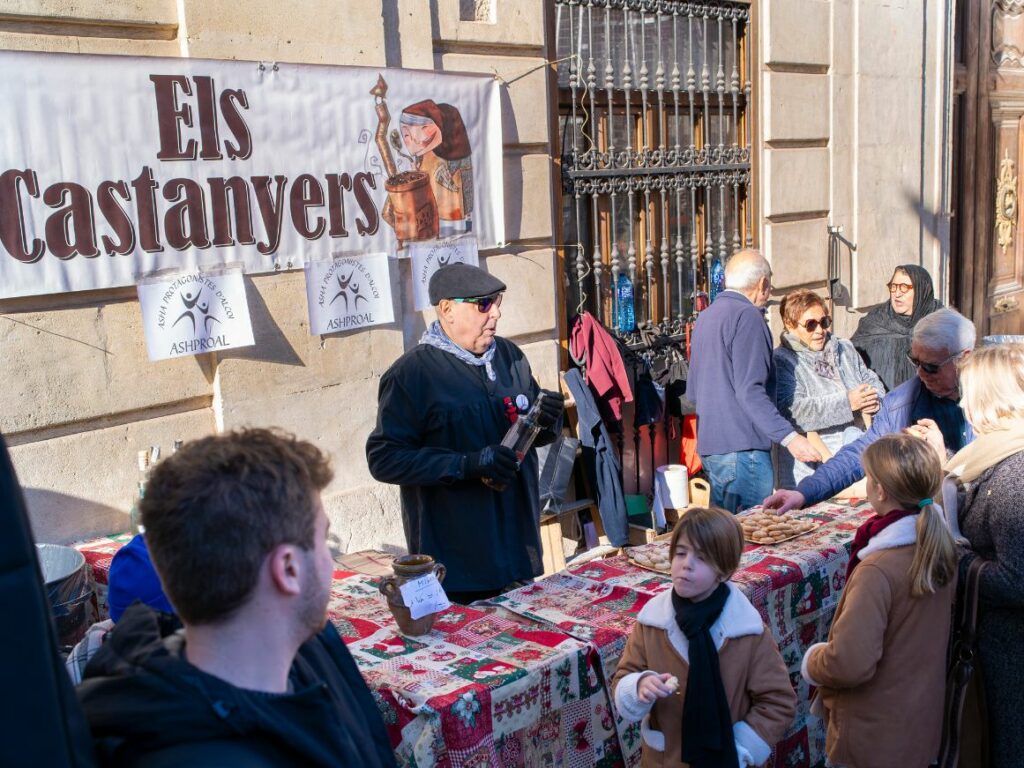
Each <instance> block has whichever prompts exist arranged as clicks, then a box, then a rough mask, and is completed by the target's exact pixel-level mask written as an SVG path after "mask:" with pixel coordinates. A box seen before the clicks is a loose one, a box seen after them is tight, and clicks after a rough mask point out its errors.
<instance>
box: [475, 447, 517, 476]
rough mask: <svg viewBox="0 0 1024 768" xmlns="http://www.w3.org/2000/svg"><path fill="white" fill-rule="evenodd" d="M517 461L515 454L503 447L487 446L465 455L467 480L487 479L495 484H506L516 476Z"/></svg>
mask: <svg viewBox="0 0 1024 768" xmlns="http://www.w3.org/2000/svg"><path fill="white" fill-rule="evenodd" d="M518 469H519V461H518V459H517V458H516V452H515V451H513V450H512V449H511V448H506V447H505V446H504V445H488V446H487V447H486V448H483V449H481V450H479V451H474V452H473V453H467V454H466V469H465V472H464V475H465V477H466V478H467V479H471V478H472V479H477V478H487V479H488V480H493V481H494V482H496V483H499V484H500V483H508V482H511V481H512V479H513V478H514V477H515V476H516V470H518Z"/></svg>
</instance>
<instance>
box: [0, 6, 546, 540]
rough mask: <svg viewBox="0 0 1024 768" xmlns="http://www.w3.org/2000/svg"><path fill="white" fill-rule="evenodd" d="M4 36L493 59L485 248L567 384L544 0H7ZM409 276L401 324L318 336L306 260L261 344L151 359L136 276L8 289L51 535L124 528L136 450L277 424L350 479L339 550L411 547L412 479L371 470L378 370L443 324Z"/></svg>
mask: <svg viewBox="0 0 1024 768" xmlns="http://www.w3.org/2000/svg"><path fill="white" fill-rule="evenodd" d="M179 13H180V14H181V15H179ZM478 19H479V20H478ZM0 48H7V49H19V50H37V51H59V52H87V53H111V54H125V55H156V56H193V57H204V58H220V59H248V60H259V61H281V62H295V63H315V64H352V65H368V66H380V67H384V66H401V67H406V68H419V69H435V68H436V69H439V70H444V71H452V72H486V73H492V72H493V73H495V74H496V76H497V77H499V78H501V80H502V85H501V96H502V124H503V139H504V146H505V158H504V177H505V178H504V187H505V193H504V194H505V219H506V239H507V240H508V246H507V247H504V248H501V249H496V250H492V251H485V252H483V253H482V254H481V257H482V259H483V261H484V262H485V263H486V266H487V268H488V269H489V270H490V271H491V272H493V273H494V274H496V275H498V276H499V277H500V278H501V279H503V280H504V281H505V282H506V283H508V285H509V291H508V295H507V297H506V300H505V302H504V303H503V305H502V310H503V312H504V317H503V319H502V321H501V325H500V328H499V330H500V332H501V333H502V335H504V336H507V337H509V338H511V339H513V340H514V341H516V342H517V343H519V344H520V345H521V346H522V347H523V348H524V350H525V351H526V353H527V354H528V355H529V357H530V360H531V362H532V364H533V366H534V371H535V373H536V374H537V376H538V378H539V379H540V380H541V382H542V384H544V385H546V386H553V385H555V383H556V380H557V378H556V377H557V365H558V343H557V329H556V317H557V316H558V312H557V311H556V307H555V302H556V299H555V296H556V291H555V279H554V277H553V265H554V252H553V250H552V247H551V246H552V242H553V241H552V219H551V210H552V206H551V190H552V176H551V167H552V163H551V157H550V149H549V143H548V107H547V105H548V104H549V103H550V99H549V97H548V92H547V79H546V70H545V68H544V67H543V66H542V65H543V61H544V59H543V56H544V19H543V5H542V3H540V2H537V1H536V0H505V1H504V2H495V3H486V4H480V3H476V4H469V5H467V4H466V3H465V1H464V0H431V2H429V3H426V2H417V1H416V0H390V1H389V2H383V3H338V2H331V1H328V0H304V1H303V2H301V3H300V2H270V1H266V0H264V1H255V2H251V3H248V4H245V5H244V6H240V5H239V4H238V3H234V2H226V1H225V0H183V2H181V3H177V2H175V0H135V1H134V2H130V3H105V2H99V1H98V0H75V1H74V2H71V1H70V0H15V2H9V3H6V4H5V6H4V9H3V10H0ZM538 67H539V68H538ZM535 68H536V69H535ZM530 70H534V71H532V72H530V73H529V74H524V73H527V72H528V71H530ZM513 80H514V82H510V83H509V84H507V85H506V84H505V83H504V81H513ZM283 255H285V256H286V255H287V254H283ZM396 271H397V272H398V278H397V280H396V286H395V287H396V289H397V290H398V291H400V292H401V294H402V298H401V306H402V308H403V311H402V314H401V317H399V318H398V319H397V320H396V323H394V324H393V325H390V326H382V327H378V328H376V329H373V330H369V331H364V332H360V333H353V334H348V335H343V336H340V335H334V336H329V337H322V338H321V337H318V336H310V335H309V332H308V326H307V318H306V308H305V307H306V302H305V288H304V277H303V274H302V272H301V271H299V270H290V271H284V272H280V273H274V274H267V275H255V276H253V277H251V278H248V279H247V280H248V286H247V287H248V291H249V303H250V311H251V313H252V315H253V324H254V332H255V334H256V337H257V339H259V345H258V346H256V347H253V348H251V349H245V350H238V351H232V352H226V353H220V354H207V355H202V356H198V357H194V358H184V359H179V360H174V361H165V362H159V363H150V362H149V361H148V360H147V358H146V353H145V345H144V338H143V334H142V327H141V317H140V315H139V310H138V302H137V300H136V295H135V291H134V290H133V289H117V290H111V291H95V292H87V293H75V294H63V295H54V296H42V297H33V298H26V299H16V300H8V301H0V359H3V361H4V363H3V366H2V368H0V386H2V387H3V390H4V392H5V393H6V397H5V399H4V405H3V407H0V431H2V432H3V433H4V435H5V436H6V438H7V440H8V442H9V445H10V446H11V450H12V455H13V458H14V462H15V467H16V469H17V471H18V474H19V477H20V480H21V482H22V485H23V486H24V488H25V492H26V495H27V498H28V502H29V511H30V514H31V517H32V523H33V526H34V529H35V533H36V537H37V539H39V540H41V541H54V542H66V541H72V540H75V539H80V538H83V537H86V536H90V535H94V534H102V533H109V532H112V531H117V530H124V529H126V527H127V511H128V508H129V506H130V504H131V501H132V498H133V496H134V492H135V483H136V478H137V472H136V470H135V458H134V457H135V454H136V451H137V450H138V449H140V448H143V447H146V446H148V445H152V444H157V445H161V446H162V447H163V449H164V451H167V450H169V448H170V446H171V444H172V442H173V440H174V439H185V440H187V439H190V438H194V437H198V436H201V435H204V434H209V433H211V432H214V431H217V430H222V429H231V428H234V427H239V426H244V425H267V426H269V425H274V426H280V427H283V428H285V429H288V430H291V431H293V432H296V433H297V434H299V435H300V436H302V437H305V438H308V439H311V440H313V441H315V442H316V443H317V444H318V445H319V446H321V447H322V448H324V449H325V450H327V451H329V452H330V454H331V456H332V458H333V460H334V466H335V473H336V479H335V481H334V483H333V484H332V486H331V487H330V488H329V489H328V490H327V493H326V494H325V505H326V507H327V509H328V513H329V516H330V517H331V522H332V530H333V535H334V537H335V541H334V544H335V546H336V547H337V548H338V549H341V550H344V551H351V550H354V549H361V548H366V547H385V548H388V547H402V546H404V537H403V535H402V529H401V517H400V514H399V507H398V495H397V489H396V488H394V487H392V486H382V485H379V484H377V483H375V482H373V480H372V479H371V478H370V475H369V472H368V470H367V467H366V459H365V455H364V453H363V446H364V443H365V439H366V436H367V434H368V433H369V431H370V430H371V428H372V426H373V423H374V420H375V413H376V392H377V384H378V380H379V378H380V375H381V374H382V373H383V372H384V370H386V369H387V367H388V366H389V365H390V364H391V362H392V361H393V360H394V359H395V358H397V357H398V356H399V355H401V354H402V353H403V352H404V351H405V350H406V349H408V348H410V347H411V346H412V345H414V344H415V343H416V340H417V339H418V337H419V334H420V333H421V332H422V331H423V329H424V328H425V326H426V324H427V323H429V322H430V320H431V319H432V317H431V313H429V312H427V313H417V312H415V311H414V310H413V306H412V295H411V291H408V290H407V288H404V287H403V286H406V285H407V284H408V279H409V275H408V265H407V264H406V263H404V262H400V263H399V269H398V270H396Z"/></svg>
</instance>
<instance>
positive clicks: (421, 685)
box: [328, 571, 622, 768]
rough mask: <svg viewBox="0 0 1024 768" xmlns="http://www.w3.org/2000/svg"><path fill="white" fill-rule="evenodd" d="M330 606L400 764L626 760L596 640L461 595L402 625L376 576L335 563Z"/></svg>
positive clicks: (575, 763) (544, 763)
mask: <svg viewBox="0 0 1024 768" xmlns="http://www.w3.org/2000/svg"><path fill="white" fill-rule="evenodd" d="M328 615H329V617H330V619H331V620H332V621H333V622H334V624H335V626H336V627H337V628H338V631H339V632H340V633H341V635H342V637H343V638H344V639H345V642H346V643H348V647H349V650H350V651H351V652H352V655H353V657H354V658H355V660H356V664H358V665H359V668H360V671H361V672H362V674H363V677H364V678H365V679H366V682H367V683H368V684H369V685H370V688H371V690H372V691H373V695H374V698H375V699H376V700H377V706H378V707H379V708H380V710H381V713H382V714H383V716H384V722H385V724H386V726H387V728H388V731H389V734H390V736H391V741H392V744H395V745H396V747H395V754H396V756H397V757H398V761H399V764H400V765H404V766H417V767H419V768H423V767H424V766H434V765H436V766H453V767H455V766H467V767H468V766H479V768H485V767H486V768H490V767H491V766H508V767H510V768H511V767H513V766H574V767H575V766H579V767H580V768H583V767H584V766H587V767H588V768H589V766H612V765H621V764H622V757H621V753H620V749H619V739H618V736H617V733H616V728H615V724H614V718H613V715H612V710H611V706H610V702H609V699H608V694H607V689H606V687H605V686H604V685H603V682H602V680H601V678H600V676H599V671H600V660H599V657H598V655H597V654H596V653H595V650H594V648H593V646H592V645H590V644H589V643H586V642H584V641H581V640H578V639H576V638H573V637H571V636H570V635H569V634H567V633H565V632H560V631H557V630H555V629H554V628H553V627H551V626H550V625H548V624H546V623H539V622H535V621H532V620H530V619H527V618H524V617H522V616H518V615H516V614H514V613H511V612H508V611H505V610H503V609H501V608H495V607H488V606H484V607H483V609H477V608H466V607H462V606H452V607H451V608H449V609H448V610H447V611H445V612H444V613H442V614H440V615H439V616H438V617H437V620H436V622H435V623H434V628H433V630H431V632H430V633H429V634H427V635H424V636H422V637H417V638H411V637H406V636H404V635H401V634H399V633H398V631H397V628H396V626H395V624H394V620H393V619H392V617H391V613H390V611H389V610H388V608H387V605H386V603H385V602H384V599H383V598H382V597H381V595H380V593H379V592H378V591H377V584H376V582H375V581H374V580H372V579H371V578H370V577H368V576H365V575H361V574H356V573H350V572H345V571H335V574H334V587H333V589H332V591H331V601H330V604H329V607H328Z"/></svg>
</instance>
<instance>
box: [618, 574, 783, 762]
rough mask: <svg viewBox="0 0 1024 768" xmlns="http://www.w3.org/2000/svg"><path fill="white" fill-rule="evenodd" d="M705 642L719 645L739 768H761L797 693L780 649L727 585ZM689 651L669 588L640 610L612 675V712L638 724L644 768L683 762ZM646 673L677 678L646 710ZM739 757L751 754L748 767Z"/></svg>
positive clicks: (754, 613) (734, 589)
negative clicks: (639, 691) (642, 684)
mask: <svg viewBox="0 0 1024 768" xmlns="http://www.w3.org/2000/svg"><path fill="white" fill-rule="evenodd" d="M711 637H712V639H713V640H714V641H715V647H716V648H718V661H719V666H720V668H721V672H722V683H723V685H724V686H725V694H726V697H727V698H728V700H729V710H730V711H731V713H732V720H733V723H735V725H734V726H733V735H734V736H735V738H736V747H737V749H736V751H737V752H738V753H739V754H740V755H741V763H740V764H741V765H744V764H748V765H761V764H763V763H764V762H765V761H766V760H767V759H768V757H769V756H770V754H771V750H772V747H773V746H774V745H775V743H776V742H777V741H779V739H781V738H782V736H783V735H784V734H785V732H786V729H787V728H788V727H789V725H790V724H791V723H792V721H793V714H794V713H795V712H796V694H795V693H794V692H793V686H792V685H791V684H790V681H789V674H788V673H787V671H786V665H785V663H784V662H783V661H782V656H781V655H780V654H779V647H778V646H777V645H776V644H775V640H774V638H772V636H771V633H770V632H767V631H765V628H764V624H763V622H762V621H761V616H760V614H759V613H758V612H757V610H756V609H755V608H754V606H752V605H751V604H750V601H749V600H747V598H746V597H745V596H744V595H743V593H742V592H740V591H739V589H738V588H737V587H736V586H735V585H733V584H729V598H728V599H727V600H726V602H725V607H724V608H723V609H722V615H721V616H719V617H718V619H717V621H715V623H714V624H713V625H712V627H711ZM688 647H689V642H688V641H687V639H686V636H685V635H684V634H683V633H682V630H680V629H679V627H678V625H677V624H676V620H675V611H674V610H673V608H672V593H671V590H666V591H665V592H663V593H661V594H660V595H658V596H657V597H655V598H654V599H653V600H651V601H650V602H649V603H648V604H647V605H645V606H644V608H643V610H641V611H640V615H639V616H638V617H637V623H636V626H634V627H633V632H632V634H631V635H630V636H629V641H628V642H627V643H626V650H625V651H624V652H623V654H622V659H620V660H619V666H618V668H617V669H616V670H615V676H614V677H613V678H612V690H613V692H614V696H615V705H616V707H617V709H618V711H619V714H620V715H622V717H623V718H624V719H626V720H628V721H632V722H635V721H637V720H641V721H642V722H641V726H640V727H641V734H642V735H643V739H644V745H643V759H642V762H641V766H643V768H679V766H680V765H683V763H682V749H683V745H682V723H683V696H684V695H685V691H686V679H687V674H688V672H689V656H688V653H687V651H688ZM648 671H654V672H659V673H660V672H670V673H671V674H673V675H675V676H676V677H678V678H679V691H678V693H676V694H675V695H673V696H667V697H665V698H663V699H658V700H657V701H656V702H655V703H654V704H653V705H652V704H643V703H642V702H640V701H639V699H638V698H637V695H636V688H637V683H638V682H639V680H640V677H641V676H642V675H643V674H644V673H645V672H648ZM744 753H747V754H749V756H750V760H749V761H748V762H747V763H744V762H743V761H742V756H743V755H744Z"/></svg>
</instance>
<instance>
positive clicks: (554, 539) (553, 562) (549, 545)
mask: <svg viewBox="0 0 1024 768" xmlns="http://www.w3.org/2000/svg"><path fill="white" fill-rule="evenodd" d="M540 543H541V547H542V548H543V554H544V575H545V576H550V575H551V574H553V573H558V572H559V571H561V570H563V569H564V568H565V550H563V549H562V523H561V521H560V519H559V516H558V515H545V516H544V517H541V519H540Z"/></svg>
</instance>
